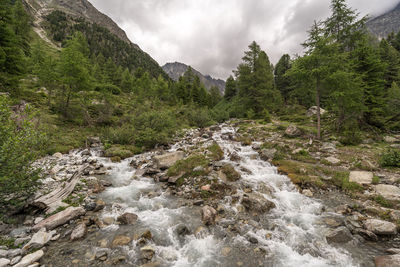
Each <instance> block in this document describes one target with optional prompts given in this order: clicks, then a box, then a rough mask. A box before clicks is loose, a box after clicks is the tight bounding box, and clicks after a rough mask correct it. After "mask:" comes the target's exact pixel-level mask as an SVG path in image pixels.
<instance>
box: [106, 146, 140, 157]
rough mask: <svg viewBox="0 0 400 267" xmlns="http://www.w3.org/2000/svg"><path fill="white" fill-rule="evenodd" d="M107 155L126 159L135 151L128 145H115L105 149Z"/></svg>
mask: <svg viewBox="0 0 400 267" xmlns="http://www.w3.org/2000/svg"><path fill="white" fill-rule="evenodd" d="M105 156H106V157H110V158H114V157H119V158H120V159H126V158H129V157H132V156H133V152H132V151H131V150H129V149H127V148H126V147H123V146H117V145H114V146H111V147H110V148H109V149H107V150H106V151H105Z"/></svg>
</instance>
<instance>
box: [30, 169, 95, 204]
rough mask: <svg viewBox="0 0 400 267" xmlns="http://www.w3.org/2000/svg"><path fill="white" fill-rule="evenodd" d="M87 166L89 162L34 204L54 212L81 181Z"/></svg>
mask: <svg viewBox="0 0 400 267" xmlns="http://www.w3.org/2000/svg"><path fill="white" fill-rule="evenodd" d="M87 167H89V164H86V165H84V166H83V167H82V168H80V169H79V170H77V171H76V172H75V173H74V174H73V175H72V176H71V178H69V179H68V180H67V181H65V182H63V183H62V184H61V185H60V186H59V188H57V189H56V190H54V191H52V192H50V193H49V194H47V195H44V196H41V197H39V198H37V199H35V200H34V201H33V203H32V206H35V207H37V208H39V209H42V210H46V211H47V212H52V211H54V210H56V209H57V208H58V207H60V206H63V204H64V203H62V201H63V200H64V199H66V198H67V197H68V196H69V195H70V194H71V193H72V192H73V191H74V189H75V185H76V183H77V182H78V181H79V178H80V177H81V175H82V173H83V172H84V170H85V169H86V168H87Z"/></svg>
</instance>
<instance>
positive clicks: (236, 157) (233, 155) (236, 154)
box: [229, 151, 241, 161]
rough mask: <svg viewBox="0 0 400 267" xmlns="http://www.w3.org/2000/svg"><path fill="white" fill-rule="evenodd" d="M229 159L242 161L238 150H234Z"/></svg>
mask: <svg viewBox="0 0 400 267" xmlns="http://www.w3.org/2000/svg"><path fill="white" fill-rule="evenodd" d="M229 159H230V160H231V161H240V159H241V158H240V156H239V154H238V153H237V152H236V151H233V152H232V154H231V155H230V157H229Z"/></svg>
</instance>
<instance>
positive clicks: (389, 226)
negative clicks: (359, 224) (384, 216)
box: [364, 219, 397, 235]
mask: <svg viewBox="0 0 400 267" xmlns="http://www.w3.org/2000/svg"><path fill="white" fill-rule="evenodd" d="M364 227H365V229H367V230H368V231H371V232H373V233H374V234H377V235H395V234H396V233H397V227H396V225H395V224H394V223H391V222H387V221H382V220H378V219H369V220H366V221H365V222H364Z"/></svg>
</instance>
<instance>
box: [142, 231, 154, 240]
mask: <svg viewBox="0 0 400 267" xmlns="http://www.w3.org/2000/svg"><path fill="white" fill-rule="evenodd" d="M140 237H141V238H144V239H147V240H150V239H151V238H152V237H153V235H152V234H151V231H150V230H146V231H144V232H143V233H142V235H141V236H140Z"/></svg>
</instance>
